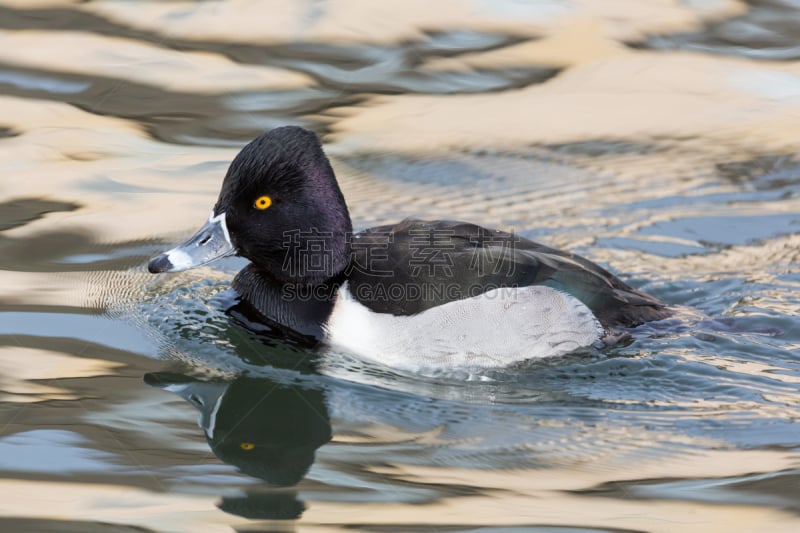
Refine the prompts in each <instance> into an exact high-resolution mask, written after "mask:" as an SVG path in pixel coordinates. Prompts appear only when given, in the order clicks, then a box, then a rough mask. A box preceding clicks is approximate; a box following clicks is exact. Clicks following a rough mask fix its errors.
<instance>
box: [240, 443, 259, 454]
mask: <svg viewBox="0 0 800 533" xmlns="http://www.w3.org/2000/svg"><path fill="white" fill-rule="evenodd" d="M255 447H256V445H255V444H253V443H252V442H242V443H241V444H239V448H241V449H243V450H244V451H246V452H249V451H250V450H252V449H253V448H255Z"/></svg>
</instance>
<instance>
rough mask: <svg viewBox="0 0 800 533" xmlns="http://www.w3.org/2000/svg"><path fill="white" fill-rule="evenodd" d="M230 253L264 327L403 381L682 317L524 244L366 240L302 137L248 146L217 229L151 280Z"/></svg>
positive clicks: (268, 137)
mask: <svg viewBox="0 0 800 533" xmlns="http://www.w3.org/2000/svg"><path fill="white" fill-rule="evenodd" d="M231 255H237V256H241V257H244V258H246V259H247V260H249V263H248V264H247V265H246V266H245V267H244V268H243V269H242V270H241V271H240V272H239V273H238V274H237V275H236V276H235V277H234V279H233V283H232V288H233V290H234V291H235V293H236V294H237V298H238V300H239V301H240V302H241V303H242V304H244V305H246V306H247V307H248V309H250V310H251V311H252V314H254V315H255V316H257V317H258V322H260V323H264V324H267V325H269V326H270V327H274V328H279V329H280V330H282V331H289V332H292V333H293V334H296V335H298V336H300V337H301V338H304V339H307V340H308V341H309V342H311V343H312V344H313V345H315V346H325V347H328V348H330V349H335V350H343V351H345V352H346V353H348V354H350V355H352V356H356V357H361V358H366V359H369V360H373V361H376V362H378V363H381V364H384V365H388V366H391V367H396V368H398V369H408V370H418V369H434V370H435V369H443V370H446V369H452V368H469V369H472V368H495V367H508V366H509V365H512V364H515V363H519V362H523V361H526V360H533V359H542V358H548V357H555V356H562V355H565V354H568V353H570V352H574V351H576V350H581V349H585V348H589V347H592V346H603V345H607V344H613V343H614V342H615V339H619V338H621V337H622V336H624V335H625V334H624V332H625V331H627V330H628V329H630V328H633V327H635V326H638V325H640V324H643V323H645V322H650V321H656V320H662V319H665V318H667V317H669V316H670V314H671V311H670V309H669V307H668V306H667V305H665V304H664V303H662V302H661V301H659V300H658V299H656V298H654V297H653V296H650V295H648V294H646V293H644V292H642V291H639V290H637V289H634V288H632V287H630V286H629V285H627V284H626V283H625V282H623V281H622V280H620V279H619V278H617V277H616V276H614V275H613V274H611V273H610V272H609V271H608V270H606V269H604V268H602V267H601V266H599V265H597V264H595V263H593V262H592V261H590V260H588V259H586V258H584V257H581V256H579V255H576V254H573V253H570V252H566V251H562V250H558V249H555V248H551V247H548V246H545V245H543V244H539V243H536V242H533V241H531V240H529V239H526V238H524V237H521V236H519V235H517V234H516V233H514V232H505V231H500V230H496V229H489V228H485V227H482V226H479V225H477V224H473V223H469V222H462V221H456V220H421V219H415V218H409V219H405V220H402V221H400V222H397V223H394V224H387V225H382V226H377V227H372V228H368V229H364V230H362V231H359V232H354V231H353V227H352V222H351V219H350V215H349V211H348V207H347V203H346V202H345V198H344V195H343V194H342V191H341V189H340V187H339V184H338V182H337V179H336V176H335V174H334V171H333V168H332V166H331V164H330V161H329V160H328V157H327V156H326V154H325V152H324V150H323V147H322V144H321V143H320V140H319V139H318V137H317V136H316V134H314V133H313V132H311V131H309V130H306V129H304V128H301V127H297V126H283V127H279V128H275V129H272V130H269V131H267V132H265V133H263V134H261V135H259V136H258V137H257V138H256V139H254V140H253V141H251V142H250V143H248V144H247V145H245V146H244V148H242V149H241V151H240V152H239V153H238V154H237V155H236V157H235V158H234V159H233V161H232V162H231V164H230V166H229V168H228V171H227V173H226V175H225V177H224V179H223V181H222V186H221V189H220V193H219V196H218V198H217V201H216V203H215V204H214V206H213V207H212V209H211V212H210V214H209V217H208V219H207V221H206V222H205V224H204V225H203V226H202V227H201V228H200V230H199V231H197V233H195V234H194V235H193V236H192V237H190V238H189V239H188V240H187V241H186V242H184V243H183V244H180V245H178V246H176V247H174V248H172V249H170V250H168V251H166V252H164V253H161V254H159V255H157V256H156V257H153V258H152V259H151V260H150V262H149V264H148V270H149V271H150V272H151V273H170V272H178V271H182V270H187V269H190V268H195V267H198V266H201V265H205V264H208V263H210V262H212V261H214V260H217V259H220V258H223V257H227V256H231ZM620 332H623V333H620Z"/></svg>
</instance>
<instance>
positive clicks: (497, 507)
mask: <svg viewBox="0 0 800 533" xmlns="http://www.w3.org/2000/svg"><path fill="white" fill-rule="evenodd" d="M798 21H800V7H798V5H797V3H796V2H793V1H790V0H764V1H755V0H754V1H751V2H746V3H737V2H732V1H730V2H729V1H725V0H719V1H715V2H682V3H677V2H676V3H669V2H642V1H640V0H636V1H634V0H630V1H625V0H602V1H601V0H592V1H585V2H584V1H577V0H576V1H571V2H567V1H566V0H564V1H560V0H549V1H539V2H513V1H499V2H494V1H492V2H483V1H477V0H476V1H473V2H456V1H455V0H453V1H449V0H448V1H445V0H443V1H442V2H436V3H432V2H408V1H406V2H381V3H371V2H363V1H359V0H337V1H329V2H309V3H295V2H266V1H251V2H234V1H232V0H231V1H227V2H225V1H221V2H198V3H195V2H188V1H186V2H184V1H177V2H156V1H150V2H148V1H138V2H136V1H135V2H121V1H119V2H114V1H105V2H85V3H77V2H69V1H66V0H64V1H58V0H50V1H48V0H45V1H37V2H23V1H9V0H5V1H0V170H1V171H2V176H3V177H2V181H0V258H1V259H0V260H1V261H2V271H0V281H1V282H2V283H0V311H1V312H2V315H0V316H1V318H0V341H2V343H1V344H0V428H1V429H0V474H2V477H1V478H0V486H2V491H3V495H4V497H3V498H2V503H0V529H3V530H4V531H6V530H8V531H37V532H38V531H141V530H142V528H143V529H144V530H147V531H231V530H235V531H274V530H293V529H296V530H300V531H305V530H308V531H339V530H344V529H347V530H366V531H413V530H428V529H433V528H435V529H436V530H441V531H564V532H567V531H570V532H571V531H585V532H588V531H592V532H595V531H614V532H619V531H625V532H628V531H648V532H649V531H653V532H662V531H663V532H673V531H682V532H683V531H688V532H693V531H697V532H708V531H725V532H733V531H736V532H738V531H742V532H744V531H797V529H798V527H800V518H798V516H800V505H798V501H800V497H799V496H800V424H799V421H800V387H799V386H798V384H800V323H799V322H798V319H797V314H798V310H800V297H799V296H798V294H800V291H798V288H800V273H799V269H798V263H800V251H799V250H800V157H798V156H797V155H796V154H797V153H800V126H798V124H800V120H799V119H800V62H799V61H798V50H800V41H798V40H797V38H796V33H797V32H796V31H795V30H796V26H797V25H798ZM287 123H291V124H300V125H303V126H306V127H309V128H312V129H314V130H315V131H317V132H318V133H319V134H320V135H321V136H322V137H323V139H324V141H325V143H326V148H327V150H328V152H329V153H330V154H331V155H332V156H333V158H334V161H333V162H334V167H335V169H336V171H337V175H338V177H339V180H340V182H341V185H342V188H343V191H344V193H345V196H346V198H347V200H348V203H349V205H350V208H351V213H352V215H353V219H354V225H355V226H356V227H357V228H365V227H368V226H369V225H371V224H377V223H386V222H391V221H396V220H398V219H401V218H404V217H407V216H422V217H426V218H436V217H446V218H461V219H467V220H471V221H476V222H479V223H482V224H485V225H488V226H491V227H499V228H503V229H508V230H514V231H516V232H518V233H519V234H521V235H524V236H526V237H529V238H533V239H535V240H538V241H541V242H544V243H547V244H550V245H553V246H557V247H562V248H566V249H569V250H571V251H575V252H578V253H580V254H583V255H585V256H586V257H588V258H590V259H592V260H595V261H597V262H599V263H601V264H603V265H606V266H608V267H610V268H611V269H612V270H614V271H615V272H618V273H619V274H620V275H621V277H622V278H623V279H624V280H625V281H627V282H628V283H630V284H632V285H634V286H636V287H639V288H641V289H643V290H645V291H647V292H649V293H651V294H653V295H655V296H657V297H659V298H661V299H662V300H664V301H665V302H667V303H669V304H671V305H673V306H675V308H676V309H677V313H676V316H675V318H674V319H671V320H668V321H665V322H662V323H657V324H652V325H646V326H643V327H640V328H638V329H637V330H636V331H635V332H634V334H633V338H632V339H631V340H630V341H628V342H625V343H623V344H622V345H618V346H616V347H613V348H609V349H605V350H602V351H585V352H581V353H576V354H572V355H569V356H566V357H562V358H558V359H555V360H549V361H540V362H536V363H530V364H524V365H519V366H517V367H515V368H513V369H507V370H502V371H501V370H498V371H495V372H486V373H485V374H482V375H473V376H470V379H467V380H465V379H464V377H463V376H452V375H450V376H440V377H436V378H431V377H421V376H413V375H405V374H403V373H400V372H397V371H396V370H393V369H392V368H385V367H380V366H377V365H372V364H367V363H365V362H362V361H358V360H356V359H353V358H349V357H347V356H346V355H344V354H338V353H310V352H307V351H303V350H302V349H300V348H298V347H296V346H293V345H291V344H281V343H279V342H277V341H274V340H269V339H264V338H260V337H258V336H257V335H254V334H253V333H250V332H248V331H247V330H246V329H244V328H243V327H241V325H239V324H238V323H237V322H236V321H235V320H233V319H232V318H231V317H229V316H228V315H226V314H225V313H224V310H225V309H226V308H227V307H228V306H229V305H230V302H231V298H232V295H231V293H230V291H229V281H230V278H231V276H232V275H233V274H234V273H235V272H236V271H237V270H238V269H239V268H241V267H242V265H243V264H244V262H243V260H240V259H228V260H225V261H222V262H220V263H217V264H214V265H212V266H210V267H204V268H201V269H198V270H195V271H189V272H185V273H182V274H178V275H173V276H151V275H149V274H147V273H146V271H145V268H144V265H145V262H146V259H147V258H148V257H149V256H151V255H153V254H154V253H156V252H158V251H160V250H162V249H163V248H164V246H165V245H167V244H171V243H173V242H176V241H177V240H179V239H181V238H182V237H184V236H186V235H187V234H188V233H190V232H191V231H192V229H194V228H196V227H197V226H198V225H199V224H200V222H201V221H202V220H204V219H205V217H206V216H207V213H208V209H209V208H210V206H211V205H212V204H213V202H214V200H215V198H216V195H217V191H218V188H219V185H220V182H221V178H222V176H223V174H224V172H225V169H226V167H227V164H228V162H229V161H230V159H231V158H232V157H233V156H234V155H235V153H236V150H237V149H238V147H240V146H242V145H243V144H244V143H246V142H247V141H248V140H249V139H251V138H252V137H253V136H255V135H257V134H258V133H259V132H261V131H263V130H264V129H267V128H271V127H273V126H277V125H282V124H287ZM198 422H199V425H198Z"/></svg>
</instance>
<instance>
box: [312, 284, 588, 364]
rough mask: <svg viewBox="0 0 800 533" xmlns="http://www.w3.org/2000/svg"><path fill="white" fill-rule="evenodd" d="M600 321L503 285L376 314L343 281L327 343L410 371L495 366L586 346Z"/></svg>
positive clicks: (570, 305)
mask: <svg viewBox="0 0 800 533" xmlns="http://www.w3.org/2000/svg"><path fill="white" fill-rule="evenodd" d="M602 335H603V328H602V326H601V325H600V322H599V321H598V320H597V318H596V317H595V316H594V314H592V312H591V311H590V310H589V308H588V307H586V305H584V304H583V303H582V302H581V301H580V300H578V299H577V298H575V297H573V296H571V295H569V294H566V293H563V292H561V291H558V290H556V289H552V288H550V287H545V286H541V285H534V286H530V287H520V288H500V289H494V290H491V291H488V292H486V293H483V294H481V295H479V296H475V297H473V298H467V299H463V300H456V301H453V302H448V303H446V304H443V305H439V306H437V307H434V308H432V309H428V310H427V311H424V312H422V313H419V314H417V315H412V316H394V315H391V314H384V313H375V312H373V311H371V310H369V309H368V308H367V307H365V306H364V305H362V304H361V303H359V302H358V301H356V300H355V299H354V298H353V296H352V295H351V293H350V292H349V290H348V288H347V284H344V285H343V286H342V288H341V290H340V291H339V295H338V296H337V300H336V303H335V305H334V309H333V312H332V314H331V317H330V319H329V322H328V325H327V327H326V341H327V343H328V344H329V345H330V346H332V347H334V348H338V349H341V350H343V351H345V352H347V353H350V354H353V355H357V356H359V357H362V358H365V359H370V360H373V361H378V362H380V363H382V364H384V365H387V366H391V367H392V368H397V369H404V370H409V371H420V370H447V369H453V370H456V369H481V368H497V367H503V366H507V365H509V364H512V363H515V362H519V361H523V360H526V359H539V358H544V357H553V356H557V355H563V354H565V353H568V352H571V351H573V350H575V349H577V348H581V347H585V346H589V345H591V344H592V343H594V342H596V341H597V340H599V339H600V338H601V337H602Z"/></svg>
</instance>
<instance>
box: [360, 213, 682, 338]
mask: <svg viewBox="0 0 800 533" xmlns="http://www.w3.org/2000/svg"><path fill="white" fill-rule="evenodd" d="M351 244H352V260H351V262H350V265H349V266H348V269H347V271H346V277H347V279H348V280H349V285H348V288H349V290H350V293H351V294H352V296H353V297H354V298H355V299H356V300H358V301H359V302H360V303H362V304H363V305H365V306H366V307H368V308H369V309H371V310H372V311H375V312H378V313H391V314H394V315H413V314H417V313H420V312H422V311H425V310H426V309H430V308H432V307H435V306H437V305H441V304H444V303H447V302H450V301H453V300H459V299H464V298H469V297H472V296H477V295H478V294H482V293H484V292H486V291H488V290H491V289H495V288H500V287H524V286H528V285H537V284H542V285H548V286H550V287H553V288H556V289H558V290H561V291H564V292H567V293H569V294H571V295H573V296H575V297H576V298H578V299H579V300H581V301H582V302H583V303H584V304H586V306H587V307H589V308H590V309H591V310H592V312H593V313H594V314H595V316H597V318H598V320H600V322H601V324H603V326H604V327H606V328H609V327H613V326H633V325H637V324H640V323H642V322H646V321H650V320H658V319H661V318H665V317H666V316H668V315H669V311H668V310H667V309H666V307H665V306H664V305H663V304H662V303H661V302H659V301H658V300H656V299H655V298H653V297H652V296H649V295H647V294H644V293H642V292H639V291H637V290H636V289H633V288H631V287H629V286H628V285H626V284H625V283H623V282H622V281H620V280H619V279H617V278H616V277H615V276H614V275H612V274H611V273H609V272H608V271H607V270H605V269H603V268H602V267H600V266H598V265H596V264H594V263H592V262H591V261H589V260H587V259H584V258H583V257H580V256H578V255H575V254H571V253H567V252H562V251H560V250H556V249H554V248H550V247H547V246H544V245H541V244H538V243H535V242H533V241H530V240H528V239H525V238H522V237H520V236H518V235H515V234H513V233H507V232H503V231H498V230H491V229H486V228H483V227H481V226H477V225H475V224H470V223H466V222H457V221H449V220H437V221H423V220H414V219H407V220H404V221H402V222H400V223H399V224H396V225H393V226H391V225H389V226H379V227H375V228H370V229H368V230H366V231H363V232H361V233H358V234H356V235H355V236H354V237H353V239H352V243H351Z"/></svg>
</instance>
